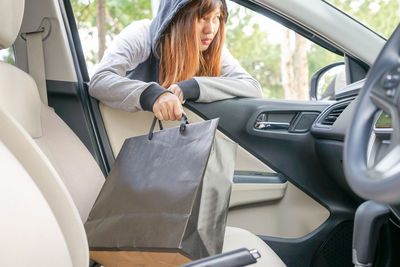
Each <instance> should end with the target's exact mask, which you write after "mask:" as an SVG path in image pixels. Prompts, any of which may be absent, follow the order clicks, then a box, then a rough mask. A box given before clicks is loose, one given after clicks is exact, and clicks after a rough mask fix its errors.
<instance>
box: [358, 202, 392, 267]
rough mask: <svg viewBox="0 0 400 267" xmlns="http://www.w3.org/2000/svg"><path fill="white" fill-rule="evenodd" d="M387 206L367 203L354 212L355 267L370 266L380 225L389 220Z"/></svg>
mask: <svg viewBox="0 0 400 267" xmlns="http://www.w3.org/2000/svg"><path fill="white" fill-rule="evenodd" d="M389 214H390V209H389V207H388V206H387V205H385V204H381V203H377V202H373V201H367V202H364V203H363V204H361V205H360V206H359V207H358V208H357V211H356V215H355V219H354V231H353V263H354V265H355V266H356V267H367V266H372V264H373V262H374V257H375V251H376V246H377V243H378V239H379V232H380V230H381V227H382V224H383V223H384V222H386V220H387V219H388V218H389Z"/></svg>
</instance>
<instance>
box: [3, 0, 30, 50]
mask: <svg viewBox="0 0 400 267" xmlns="http://www.w3.org/2000/svg"><path fill="white" fill-rule="evenodd" d="M24 6H25V0H0V18H1V30H0V49H4V48H8V47H10V46H11V45H12V44H13V43H14V41H15V39H16V38H17V35H18V33H19V30H20V28H21V23H22V17H23V16H24Z"/></svg>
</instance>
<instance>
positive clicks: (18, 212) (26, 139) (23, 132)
mask: <svg viewBox="0 0 400 267" xmlns="http://www.w3.org/2000/svg"><path fill="white" fill-rule="evenodd" d="M23 13H24V0H13V1H9V0H0V17H2V18H3V27H2V31H1V32H0V49H3V48H8V47H10V46H11V45H12V43H13V42H14V41H15V38H16V36H17V34H18V32H19V29H20V25H21V22H22V17H23ZM0 129H2V130H1V131H0V152H1V153H0V155H3V156H4V155H8V156H7V157H8V158H9V157H10V156H9V155H10V153H11V154H12V155H13V157H15V159H16V160H17V162H15V160H13V159H10V161H11V162H12V164H11V163H10V164H9V165H7V166H2V167H4V168H5V173H6V174H8V175H10V176H11V178H12V179H10V177H7V178H9V179H8V180H14V183H12V184H8V185H9V186H10V187H9V188H10V190H16V191H15V192H16V194H1V195H0V203H6V204H7V203H8V204H7V207H8V209H6V210H9V211H11V210H14V208H15V212H12V213H7V214H8V216H6V218H3V219H2V220H0V227H1V229H2V230H3V231H5V233H2V245H1V247H0V249H1V251H2V252H3V253H2V255H3V256H2V263H4V262H5V263H10V264H11V265H18V266H28V265H32V266H79V267H80V266H82V267H83V266H84V267H86V266H88V264H89V249H88V243H87V238H86V234H85V230H84V227H83V223H84V222H85V221H86V219H87V217H88V214H89V212H90V209H91V208H92V206H93V204H94V202H95V200H96V197H97V195H98V193H99V192H100V189H101V187H102V185H103V183H104V181H105V179H104V176H103V174H102V172H101V171H100V168H99V166H98V165H97V163H96V161H95V160H94V158H93V157H92V155H91V154H90V152H89V151H88V150H87V149H86V147H85V146H84V145H83V144H82V142H81V141H80V140H79V138H78V137H77V136H76V135H75V134H74V133H73V132H72V130H71V129H70V128H69V127H68V126H67V125H66V124H65V123H64V122H63V121H62V120H61V119H60V118H59V117H58V116H57V115H56V113H55V112H54V111H53V110H52V109H51V108H50V107H48V106H47V105H45V104H44V103H42V102H41V99H40V96H39V92H38V89H37V86H36V83H35V81H34V80H33V78H32V77H30V76H29V75H28V74H27V73H25V72H23V71H21V70H20V69H18V68H16V67H15V66H12V65H9V64H7V63H3V62H0ZM4 157H6V156H4ZM21 177H22V178H23V179H24V181H27V180H29V179H30V181H31V182H30V183H28V185H26V186H22V184H21V186H20V187H19V184H17V183H16V182H15V181H18V179H19V180H20V179H22V178H21ZM28 178H29V179H28ZM3 182H6V181H2V183H3ZM32 182H33V183H32ZM21 183H22V182H21ZM0 187H1V186H0ZM32 192H33V193H32ZM32 194H34V195H35V197H36V198H37V199H39V200H40V201H39V200H37V201H36V200H35V201H34V200H33V199H34V198H33V197H32V198H29V197H28V196H31V195H32ZM13 197H14V198H13ZM12 199H14V200H12ZM15 199H20V200H21V201H19V202H18V203H19V205H18V206H15V207H14V206H13V204H12V203H15ZM22 200H23V201H22ZM11 201H13V202H11ZM36 203H37V205H35V204H36ZM36 207H37V209H36ZM32 209H34V212H32ZM29 214H31V216H33V215H32V214H35V216H34V217H30V215H29ZM28 216H29V217H28ZM39 226H40V227H39ZM43 229H45V230H47V229H48V231H49V232H50V233H52V234H48V235H43V233H44V232H46V231H43ZM28 237H29V238H28ZM42 244H45V245H43V246H42ZM242 247H246V248H250V249H251V248H254V249H257V250H258V251H259V252H260V254H261V256H262V257H261V259H259V261H258V263H257V264H256V265H258V266H284V263H283V262H282V261H281V259H280V258H279V257H278V256H277V255H276V254H275V253H274V252H273V250H272V249H271V248H270V247H268V246H267V245H266V244H265V243H264V242H263V241H262V240H261V239H260V238H258V237H256V236H255V235H254V234H251V233H250V232H248V231H246V230H243V229H239V228H233V227H227V228H226V231H225V240H224V248H223V251H224V252H225V251H230V250H233V249H237V248H242ZM49 253H53V255H57V256H50V255H49ZM54 253H56V254H54ZM29 255H35V257H31V256H29ZM6 265H7V264H6ZM256 265H255V266H256Z"/></svg>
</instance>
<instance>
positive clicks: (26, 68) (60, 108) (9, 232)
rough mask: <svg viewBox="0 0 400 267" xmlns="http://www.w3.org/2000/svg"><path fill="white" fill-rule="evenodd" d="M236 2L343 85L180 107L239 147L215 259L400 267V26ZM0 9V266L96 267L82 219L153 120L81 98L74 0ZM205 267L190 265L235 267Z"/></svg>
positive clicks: (309, 7) (279, 4)
mask: <svg viewBox="0 0 400 267" xmlns="http://www.w3.org/2000/svg"><path fill="white" fill-rule="evenodd" d="M234 2H236V3H238V4H240V5H243V6H245V7H248V8H250V9H252V10H254V11H256V12H258V13H260V14H262V15H265V16H267V17H270V18H272V19H274V20H276V21H278V22H279V23H281V24H282V25H284V26H286V27H288V28H290V29H292V30H294V31H295V32H297V33H299V34H301V35H303V36H304V37H306V38H308V39H309V40H311V41H313V42H315V43H317V44H318V45H320V46H322V47H324V48H326V49H328V50H330V51H333V52H337V53H339V54H341V55H343V56H344V65H345V69H346V78H347V80H348V82H347V86H346V87H345V88H344V89H342V90H341V91H339V92H338V93H337V94H336V99H335V100H334V101H332V100H329V101H323V100H318V101H294V100H272V99H251V98H248V99H246V98H234V99H228V100H223V101H218V102H214V103H197V102H190V101H188V102H186V103H185V105H184V110H185V112H186V114H187V117H188V119H189V121H190V122H191V123H192V122H198V121H203V120H207V119H213V118H219V119H220V121H219V126H218V130H217V136H218V138H223V139H226V140H229V141H230V142H234V143H236V144H237V145H238V150H237V155H236V163H235V175H234V177H233V184H232V193H231V198H230V203H229V210H228V219H227V227H226V230H225V239H224V247H223V252H225V253H229V252H231V251H233V250H235V249H240V248H247V249H256V250H257V251H258V252H259V253H260V255H261V258H259V259H258V261H257V263H256V264H254V265H253V266H285V265H286V266H341V265H342V266H352V265H353V264H355V265H357V266H397V265H398V264H399V262H400V259H399V258H400V257H399V256H398V255H396V253H395V251H396V249H398V247H399V240H400V239H399V238H398V237H399V234H400V228H399V225H400V223H399V220H400V207H399V205H398V203H400V195H399V194H398V193H397V192H398V190H396V189H397V188H399V187H398V186H397V184H398V183H399V181H400V179H398V176H399V173H400V170H397V169H398V167H397V166H399V165H398V164H397V163H398V155H399V153H398V152H397V151H398V150H397V149H398V144H399V140H398V136H399V135H398V129H400V127H399V125H398V122H399V120H398V118H399V115H398V113H399V109H398V102H397V99H398V92H397V91H398V90H396V89H397V87H398V85H399V83H400V78H399V79H398V80H395V81H394V82H393V76H395V77H400V75H399V74H398V73H397V69H398V60H399V58H400V56H399V54H400V53H399V51H398V49H396V47H399V46H400V44H398V42H400V30H399V29H397V30H396V31H395V33H394V34H393V36H392V38H391V39H390V40H389V41H388V42H386V40H385V39H383V38H382V37H380V36H378V35H376V34H374V33H373V32H372V31H370V30H368V29H367V28H365V27H364V26H363V25H360V24H359V23H357V22H355V21H353V20H351V19H350V18H348V17H347V16H346V15H345V14H343V13H342V12H340V11H338V10H337V9H335V8H333V7H332V6H330V5H328V4H327V3H325V2H324V1H317V0H312V1H307V3H304V1H295V0H291V1H271V0H252V1H245V0H235V1H234ZM0 7H1V8H0V17H1V18H2V21H3V23H2V30H1V31H0V49H7V48H9V47H11V46H12V47H13V49H14V54H15V62H16V66H13V65H11V64H8V63H5V62H0V128H1V129H2V130H1V131H0V157H1V162H2V164H0V168H1V169H0V170H1V173H2V177H3V183H2V186H0V198H1V200H2V201H0V203H1V204H0V205H1V208H2V210H3V211H4V214H5V215H6V216H4V218H2V220H0V221H1V222H0V225H1V226H2V227H1V229H2V234H1V236H2V242H1V245H0V246H1V249H0V251H1V252H0V255H1V265H3V266H28V265H29V266H88V265H89V266H98V265H96V263H95V262H93V261H90V254H89V247H88V242H87V238H86V234H85V230H84V223H85V221H86V219H87V217H88V214H89V212H90V210H91V207H92V206H93V204H94V202H95V200H96V197H97V196H98V194H99V192H100V190H101V187H102V185H103V183H104V181H105V178H106V177H107V174H108V173H109V171H110V169H111V168H112V165H113V163H114V160H115V158H116V156H117V155H118V153H119V151H120V149H121V147H122V144H123V142H124V140H125V139H126V138H129V137H132V136H138V135H142V134H147V132H148V129H149V127H150V124H151V121H152V120H153V116H154V115H153V114H152V113H150V112H147V111H143V112H136V113H129V112H125V111H122V110H117V109H113V108H110V107H108V106H106V105H104V104H102V103H99V102H98V101H97V100H96V99H94V98H92V97H90V96H89V95H88V83H89V80H90V78H89V75H88V71H87V67H86V62H85V58H84V55H83V49H82V46H84V45H85V44H84V43H81V41H80V38H79V33H78V29H77V25H76V21H75V18H74V13H73V10H72V6H71V3H70V1H69V0H58V1H56V0H36V1H28V0H27V1H24V0H13V1H9V0H0ZM320 21H323V22H324V23H320ZM338 21H340V23H338ZM344 26H345V27H344ZM382 48H383V49H384V50H382V52H380V51H381V49H382ZM379 53H380V54H379ZM376 59H377V61H375V60H376ZM399 71H400V70H399ZM399 73H400V72H399ZM367 74H368V76H367ZM319 75H320V74H319ZM396 75H398V76H396ZM389 76H390V77H389ZM314 77H315V79H316V80H317V79H318V78H319V76H318V75H317V76H314ZM314 77H313V78H314ZM396 79H397V78H396ZM312 84H313V83H312ZM314 84H316V83H314ZM314 86H316V85H314ZM311 89H313V88H311ZM314 89H315V88H314ZM370 96H371V97H370ZM371 99H372V100H371ZM385 114H389V116H390V118H391V121H392V123H393V125H392V123H390V124H385V123H384V122H382V121H383V119H382V118H384V117H385V116H386V115H385ZM382 123H383V126H380V124H382ZM163 124H164V127H165V128H169V127H175V126H177V125H179V124H178V122H169V121H168V122H164V123H163ZM223 255H224V254H221V257H223ZM217 256H218V255H217ZM213 260H215V259H211V260H210V262H209V263H208V264H209V265H201V263H199V264H198V265H196V263H195V262H194V265H193V266H231V265H229V264H230V263H229V264H228V263H227V262H228V261H226V262H224V260H222V261H221V260H220V261H219V263H218V264H219V265H218V264H217V263H216V261H214V262H213ZM206 264H207V263H206ZM116 266H117V265H116ZM118 266H126V265H123V264H121V265H118ZM149 266H151V265H149ZM232 266H237V265H232Z"/></svg>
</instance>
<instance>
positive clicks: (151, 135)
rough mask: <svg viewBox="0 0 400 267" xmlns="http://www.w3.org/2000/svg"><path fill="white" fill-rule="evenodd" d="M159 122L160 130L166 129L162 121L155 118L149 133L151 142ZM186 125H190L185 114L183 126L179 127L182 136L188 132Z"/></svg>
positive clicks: (182, 121)
mask: <svg viewBox="0 0 400 267" xmlns="http://www.w3.org/2000/svg"><path fill="white" fill-rule="evenodd" d="M157 121H158V125H159V126H160V130H164V127H163V125H162V123H161V121H160V120H157V117H156V116H154V118H153V122H152V123H151V126H150V131H149V140H151V139H152V138H153V132H154V127H155V126H156V122H157ZM186 124H189V122H188V119H187V117H186V115H185V114H183V115H182V119H181V125H180V126H179V132H180V133H181V134H183V133H184V132H185V130H186Z"/></svg>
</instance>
